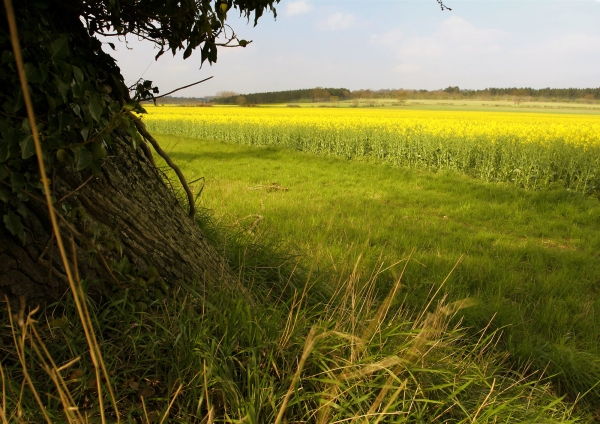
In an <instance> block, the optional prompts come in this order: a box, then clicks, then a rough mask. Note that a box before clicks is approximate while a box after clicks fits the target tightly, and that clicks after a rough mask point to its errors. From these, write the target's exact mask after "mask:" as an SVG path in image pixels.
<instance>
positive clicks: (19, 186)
mask: <svg viewBox="0 0 600 424" xmlns="http://www.w3.org/2000/svg"><path fill="white" fill-rule="evenodd" d="M25 184H26V181H25V177H24V176H23V175H22V174H19V173H17V172H11V173H10V185H11V186H12V189H13V193H18V192H20V191H21V190H23V189H24V188H25Z"/></svg>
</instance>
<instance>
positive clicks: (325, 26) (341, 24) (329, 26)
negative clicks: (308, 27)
mask: <svg viewBox="0 0 600 424" xmlns="http://www.w3.org/2000/svg"><path fill="white" fill-rule="evenodd" d="M356 24H357V20H356V17H355V16H354V15H352V14H351V13H340V12H337V13H334V14H332V15H330V16H329V17H328V18H327V19H325V20H323V21H321V22H319V24H318V27H319V29H321V30H323V31H336V30H339V29H347V28H351V27H353V26H356Z"/></svg>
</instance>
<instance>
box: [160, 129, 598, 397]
mask: <svg viewBox="0 0 600 424" xmlns="http://www.w3.org/2000/svg"><path fill="white" fill-rule="evenodd" d="M159 141H160V142H161V144H162V145H163V146H165V147H166V148H167V149H168V150H169V151H170V154H171V156H172V157H173V159H174V160H175V161H176V162H177V163H179V164H180V166H182V168H183V169H184V170H185V173H186V174H187V175H188V178H189V179H190V180H194V179H196V178H199V177H204V182H205V185H204V189H203V192H202V196H201V204H202V206H204V207H206V208H209V209H210V210H212V211H213V214H214V217H215V218H216V219H217V220H218V221H219V222H220V223H221V224H223V225H226V226H231V227H232V228H237V229H241V230H243V231H246V232H247V234H248V237H250V238H252V237H260V236H261V235H262V234H265V233H268V234H276V235H278V236H279V237H281V238H283V239H284V240H285V241H286V243H288V245H289V246H293V247H295V248H296V251H298V252H300V253H301V254H302V255H303V256H304V258H305V259H306V260H307V261H308V262H312V263H313V264H315V265H316V266H317V267H318V274H319V275H320V276H321V278H324V279H327V278H328V277H327V276H334V278H335V276H339V275H341V274H343V273H344V272H349V271H351V270H352V269H353V267H354V266H355V265H356V263H357V261H359V258H360V262H359V264H358V268H357V269H358V270H359V271H360V272H361V273H362V274H364V275H369V274H370V273H371V272H372V271H373V270H377V269H380V268H386V267H387V266H389V265H392V264H393V263H395V262H396V261H398V260H400V259H402V258H405V257H406V256H408V255H409V254H410V253H411V251H413V249H414V254H413V256H412V258H413V259H414V261H413V262H412V263H411V264H410V266H408V268H407V270H406V273H405V276H404V278H403V281H402V294H401V296H400V300H398V302H404V303H405V304H406V305H408V306H409V307H410V308H412V309H413V310H415V311H416V310H420V308H422V307H423V305H424V304H426V303H427V300H428V297H429V296H430V295H431V293H432V292H434V291H436V290H437V289H438V288H440V285H441V284H442V283H443V282H444V280H445V278H446V276H447V275H448V273H449V272H450V271H451V269H452V268H453V267H454V265H455V264H456V263H457V262H459V261H460V263H459V265H458V266H457V267H456V269H455V271H454V272H453V273H452V275H451V276H450V278H449V279H448V280H447V282H446V283H445V285H444V286H443V287H442V288H441V292H442V293H444V294H446V295H447V296H448V298H449V300H457V299H462V298H465V297H471V298H475V299H476V300H477V304H476V305H475V306H473V307H471V308H469V309H466V310H464V314H462V315H461V316H462V318H463V325H464V326H466V327H467V328H470V329H471V334H475V333H476V332H477V331H478V330H480V329H482V328H484V327H486V326H487V325H488V324H490V323H491V324H490V327H489V328H491V329H501V331H502V332H503V337H502V339H501V346H502V350H504V349H506V350H507V351H508V352H510V355H511V356H510V361H512V363H513V365H516V366H518V367H523V366H525V365H526V364H527V363H528V362H529V361H533V363H534V367H537V368H540V369H544V368H546V366H548V370H547V373H550V374H554V373H559V375H558V376H557V377H556V378H555V379H554V381H555V382H556V383H557V384H558V386H559V388H560V390H561V391H563V392H565V393H567V394H569V396H570V398H571V399H574V398H575V397H576V396H577V394H578V393H583V392H584V391H586V390H587V389H590V388H591V387H593V386H594V384H595V383H596V382H597V381H598V380H599V379H600V350H599V349H598V337H599V336H600V330H598V329H599V328H600V327H599V325H598V324H599V318H600V300H598V296H597V284H598V278H599V276H600V264H599V262H598V251H600V227H598V223H599V222H600V205H599V203H598V200H597V198H592V197H589V198H588V197H585V196H582V195H581V194H578V193H574V192H570V191H567V190H564V189H551V190H542V191H526V190H523V189H520V188H517V187H514V186H513V185H511V184H498V183H485V182H482V181H477V180H474V179H472V178H468V177H466V176H461V175H457V174H456V173H453V172H439V173H430V172H425V171H419V170H408V169H401V168H394V167H390V166H387V165H384V164H376V163H364V162H355V161H348V160H345V159H340V158H335V157H322V156H318V155H311V154H305V153H298V152H293V151H290V150H285V149H278V148H272V147H266V148H265V147H262V148H257V147H247V146H240V145H235V144H227V143H221V142H217V141H211V140H205V139H204V140H203V139H197V138H184V137H175V136H168V135H162V136H160V137H159ZM461 258H462V260H461ZM401 271H402V268H400V267H395V268H392V269H390V270H387V271H385V272H384V273H383V274H382V275H380V276H379V282H378V285H377V287H378V290H380V292H381V293H385V292H386V291H387V289H389V287H390V286H392V285H393V282H394V281H395V279H396V278H398V277H399V274H400V272H401ZM593 392H594V390H593ZM595 393H596V394H594V393H591V394H589V395H588V399H590V400H591V401H592V403H597V402H598V395H597V393H598V392H595Z"/></svg>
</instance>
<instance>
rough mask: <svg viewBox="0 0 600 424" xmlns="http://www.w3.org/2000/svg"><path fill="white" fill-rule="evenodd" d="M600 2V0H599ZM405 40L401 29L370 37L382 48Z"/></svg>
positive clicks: (372, 41) (373, 42)
mask: <svg viewBox="0 0 600 424" xmlns="http://www.w3.org/2000/svg"><path fill="white" fill-rule="evenodd" d="M598 1H600V0H598ZM403 38H404V34H403V33H402V31H400V30H399V29H394V30H391V31H388V32H386V33H384V34H381V35H379V34H373V35H371V37H370V39H369V40H370V41H371V43H372V44H378V45H381V46H395V45H398V43H399V42H400V41H401V40H402V39H403Z"/></svg>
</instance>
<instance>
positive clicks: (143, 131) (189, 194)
mask: <svg viewBox="0 0 600 424" xmlns="http://www.w3.org/2000/svg"><path fill="white" fill-rule="evenodd" d="M128 116H129V117H130V118H131V120H132V121H133V123H134V124H135V127H136V128H137V130H138V132H139V133H140V134H141V135H142V137H144V138H145V139H146V140H148V142H149V143H150V144H152V147H154V150H156V153H158V154H159V155H160V157H162V158H163V159H164V160H165V162H167V165H169V166H170V167H171V169H173V171H175V173H176V174H177V177H178V178H179V181H180V182H181V186H182V187H183V189H184V190H185V193H186V194H187V198H188V203H189V205H190V211H189V216H190V218H194V215H195V214H196V205H195V202H194V195H193V193H192V190H190V186H189V185H188V183H187V180H186V179H185V177H184V176H183V172H181V169H179V167H178V166H177V165H176V164H175V162H173V160H172V159H171V157H170V156H169V155H168V154H167V152H165V151H164V150H163V149H162V148H161V147H160V145H159V144H158V142H157V141H156V140H155V139H154V137H152V136H151V135H150V133H149V132H148V130H147V129H146V125H144V123H143V122H142V120H141V119H140V118H138V117H137V116H135V115H134V114H133V113H131V112H129V113H128Z"/></svg>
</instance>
